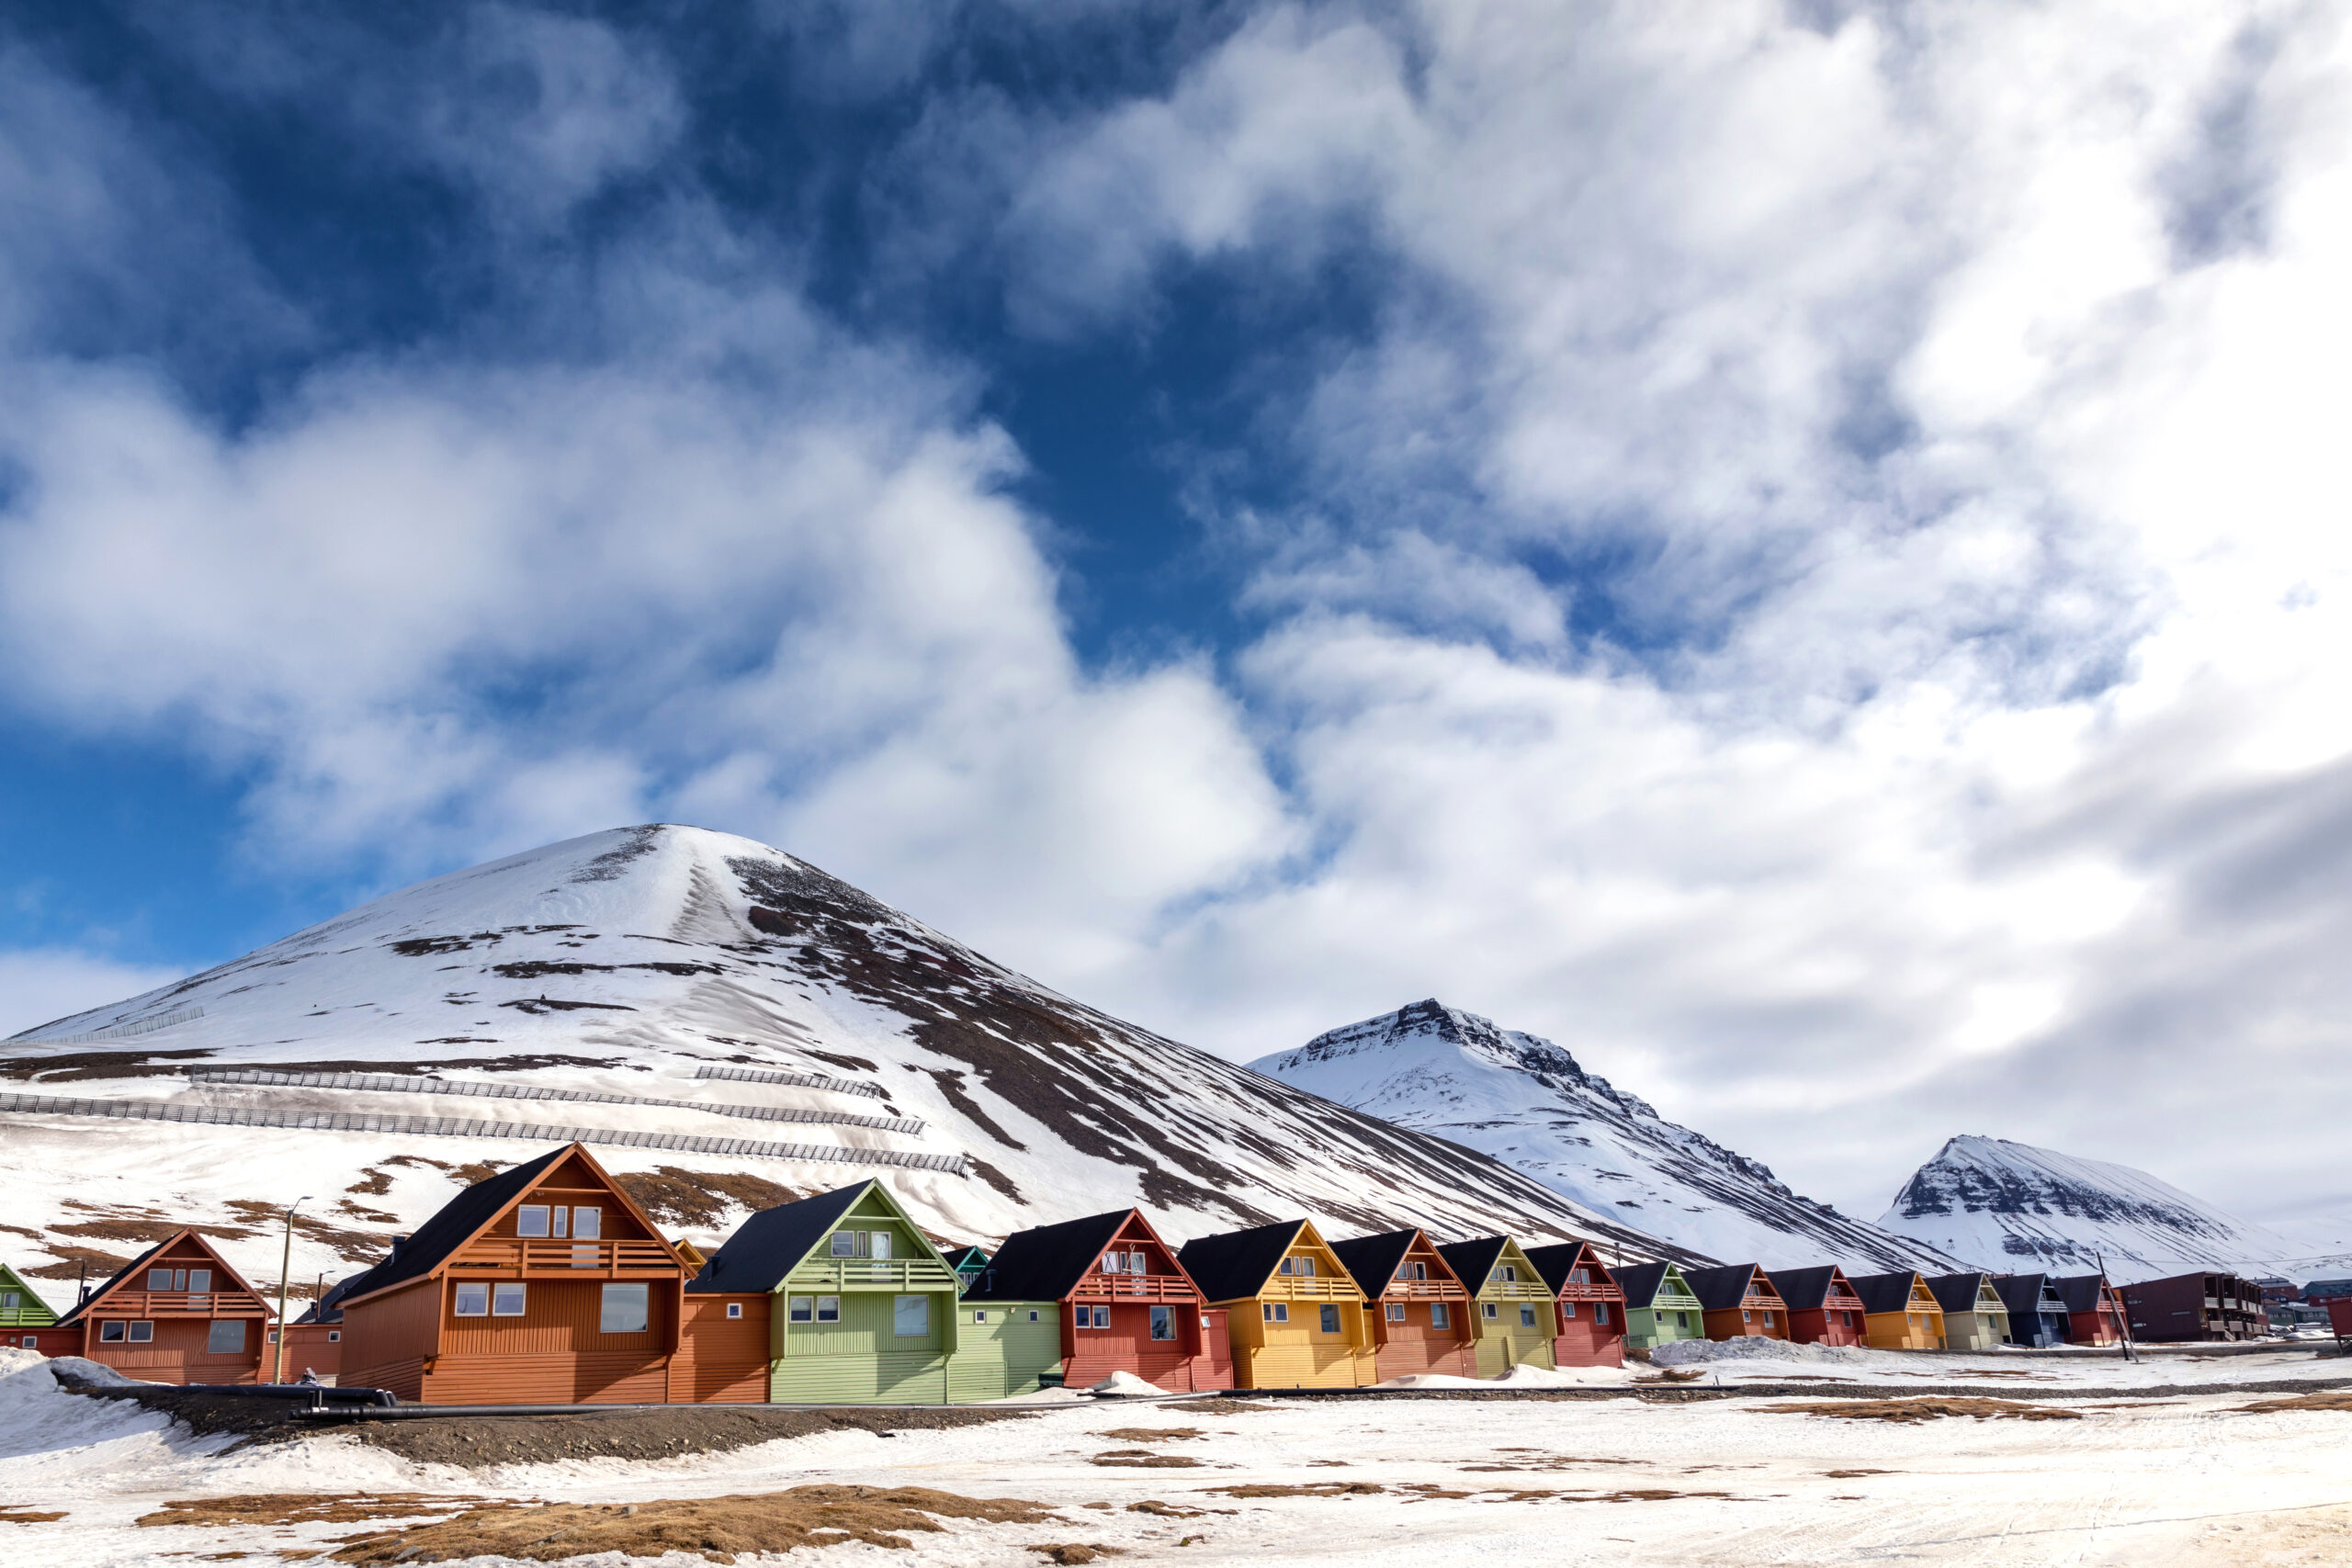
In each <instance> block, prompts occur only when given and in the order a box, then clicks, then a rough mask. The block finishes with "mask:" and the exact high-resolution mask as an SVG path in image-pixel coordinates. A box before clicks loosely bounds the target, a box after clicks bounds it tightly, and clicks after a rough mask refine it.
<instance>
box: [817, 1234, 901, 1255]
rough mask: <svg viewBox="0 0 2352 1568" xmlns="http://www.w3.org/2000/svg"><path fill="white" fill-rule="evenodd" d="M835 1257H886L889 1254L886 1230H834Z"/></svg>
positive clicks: (888, 1235) (833, 1246) (888, 1240)
mask: <svg viewBox="0 0 2352 1568" xmlns="http://www.w3.org/2000/svg"><path fill="white" fill-rule="evenodd" d="M831 1247H832V1255H833V1256H834V1257H835V1258H888V1257H889V1256H890V1233H889V1232H888V1231H835V1232H834V1233H833V1236H832V1244H831Z"/></svg>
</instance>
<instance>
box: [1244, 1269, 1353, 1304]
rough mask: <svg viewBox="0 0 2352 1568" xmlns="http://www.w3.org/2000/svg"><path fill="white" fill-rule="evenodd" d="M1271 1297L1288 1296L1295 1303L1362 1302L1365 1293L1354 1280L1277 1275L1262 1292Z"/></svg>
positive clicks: (1316, 1276)
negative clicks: (1357, 1287) (1357, 1286)
mask: <svg viewBox="0 0 2352 1568" xmlns="http://www.w3.org/2000/svg"><path fill="white" fill-rule="evenodd" d="M1261 1293H1262V1294H1265V1295H1269V1296H1288V1297H1289V1298H1290V1299H1291V1300H1293V1301H1309V1302H1333V1301H1350V1302H1352V1301H1361V1300H1363V1292H1362V1291H1360V1290H1358V1289H1356V1283H1355V1281H1354V1280H1340V1279H1327V1278H1325V1277H1324V1276H1322V1275H1319V1274H1277V1275H1275V1276H1274V1277H1273V1278H1272V1280H1268V1281H1267V1282H1266V1288H1265V1290H1264V1291H1263V1292H1261Z"/></svg>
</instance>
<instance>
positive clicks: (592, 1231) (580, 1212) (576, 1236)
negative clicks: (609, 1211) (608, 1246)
mask: <svg viewBox="0 0 2352 1568" xmlns="http://www.w3.org/2000/svg"><path fill="white" fill-rule="evenodd" d="M583 1219H584V1220H585V1221H586V1222H587V1224H586V1225H585V1226H582V1224H581V1222H582V1220H583ZM571 1239H572V1240H574V1241H602V1240H604V1239H605V1211H604V1208H603V1207H602V1205H600V1204H595V1203H574V1204H573V1205H572V1206H571Z"/></svg>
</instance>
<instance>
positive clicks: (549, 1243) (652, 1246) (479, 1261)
mask: <svg viewBox="0 0 2352 1568" xmlns="http://www.w3.org/2000/svg"><path fill="white" fill-rule="evenodd" d="M454 1261H455V1263H456V1264H457V1266H458V1267H459V1268H462V1269H511V1270H514V1271H515V1272H517V1273H523V1274H541V1273H545V1274H570V1273H573V1272H579V1273H592V1272H594V1273H604V1274H642V1273H675V1272H677V1271H678V1268H679V1265H678V1261H677V1259H675V1258H673V1257H671V1256H670V1250H669V1248H667V1247H663V1246H662V1244H661V1243H660V1242H656V1241H560V1240H554V1239H546V1240H543V1239H541V1238H539V1237H537V1236H528V1237H526V1236H484V1237H482V1238H481V1240H479V1241H475V1242H472V1243H469V1245H468V1246H467V1247H465V1248H464V1249H462V1250H461V1251H459V1252H458V1256H457V1258H455V1260H454Z"/></svg>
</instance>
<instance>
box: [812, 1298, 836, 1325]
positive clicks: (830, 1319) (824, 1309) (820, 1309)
mask: <svg viewBox="0 0 2352 1568" xmlns="http://www.w3.org/2000/svg"><path fill="white" fill-rule="evenodd" d="M841 1320H842V1299H841V1297H839V1296H819V1297H818V1298H817V1321H818V1322H819V1323H839V1322H840V1321H841Z"/></svg>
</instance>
